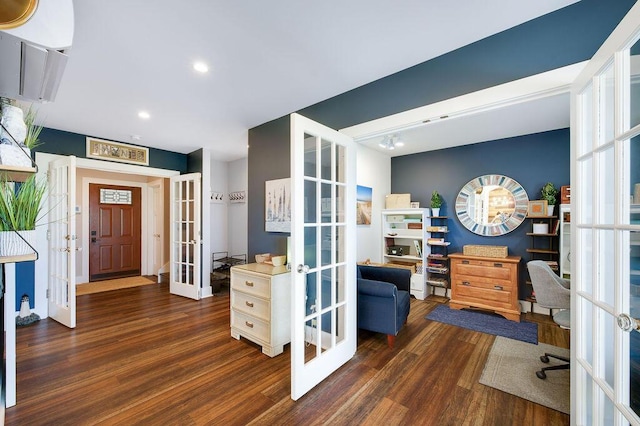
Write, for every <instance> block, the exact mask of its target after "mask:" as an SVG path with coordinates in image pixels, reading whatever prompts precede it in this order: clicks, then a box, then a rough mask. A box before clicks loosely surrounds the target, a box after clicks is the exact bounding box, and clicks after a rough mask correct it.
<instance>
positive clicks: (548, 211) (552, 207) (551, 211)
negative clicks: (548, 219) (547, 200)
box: [547, 205, 556, 216]
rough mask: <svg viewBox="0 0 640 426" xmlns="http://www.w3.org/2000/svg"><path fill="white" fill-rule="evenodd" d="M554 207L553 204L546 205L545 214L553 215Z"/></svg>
mask: <svg viewBox="0 0 640 426" xmlns="http://www.w3.org/2000/svg"><path fill="white" fill-rule="evenodd" d="M555 208H556V206H555V205H551V206H547V216H553V212H554V210H555Z"/></svg>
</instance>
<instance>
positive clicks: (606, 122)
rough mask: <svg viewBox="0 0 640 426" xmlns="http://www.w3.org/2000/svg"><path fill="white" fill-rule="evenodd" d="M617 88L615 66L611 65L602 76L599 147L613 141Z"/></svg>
mask: <svg viewBox="0 0 640 426" xmlns="http://www.w3.org/2000/svg"><path fill="white" fill-rule="evenodd" d="M614 95H615V87H614V80H613V64H610V65H609V66H608V67H607V68H606V70H605V72H604V73H603V74H602V75H601V76H600V103H599V104H600V129H601V132H600V135H599V136H600V137H599V138H598V145H602V144H604V143H607V142H609V141H611V140H612V139H613V137H614V130H615V128H614V122H613V112H614V105H615V97H614Z"/></svg>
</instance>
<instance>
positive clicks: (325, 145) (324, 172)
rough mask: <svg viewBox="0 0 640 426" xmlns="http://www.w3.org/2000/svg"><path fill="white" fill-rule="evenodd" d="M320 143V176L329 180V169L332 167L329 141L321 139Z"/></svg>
mask: <svg viewBox="0 0 640 426" xmlns="http://www.w3.org/2000/svg"><path fill="white" fill-rule="evenodd" d="M320 145H321V146H320V152H321V153H322V158H321V160H320V164H321V165H322V167H321V168H320V176H321V177H322V179H325V180H331V170H332V168H333V167H332V164H331V142H329V141H326V140H324V139H323V140H322V141H321V142H320Z"/></svg>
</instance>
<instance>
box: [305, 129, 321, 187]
mask: <svg viewBox="0 0 640 426" xmlns="http://www.w3.org/2000/svg"><path fill="white" fill-rule="evenodd" d="M317 150H318V149H317V148H316V137H315V136H311V135H308V134H306V133H305V135H304V175H305V176H308V177H316V176H317V175H316V171H317V164H318V161H317V160H316V152H317Z"/></svg>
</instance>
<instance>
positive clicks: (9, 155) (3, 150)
mask: <svg viewBox="0 0 640 426" xmlns="http://www.w3.org/2000/svg"><path fill="white" fill-rule="evenodd" d="M0 164H3V165H5V166H19V167H31V166H32V164H31V150H30V149H29V148H26V147H22V148H21V147H19V146H16V145H7V144H0Z"/></svg>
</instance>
